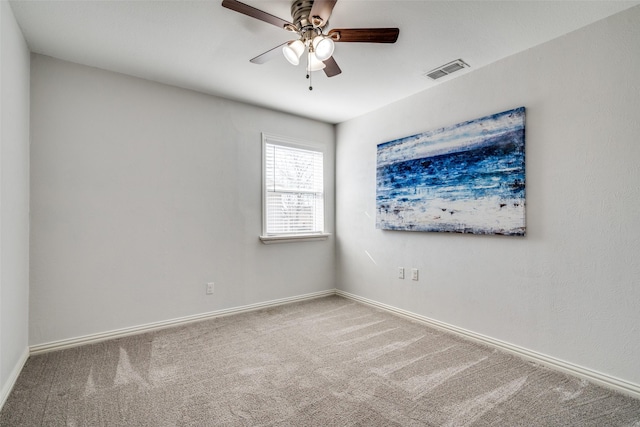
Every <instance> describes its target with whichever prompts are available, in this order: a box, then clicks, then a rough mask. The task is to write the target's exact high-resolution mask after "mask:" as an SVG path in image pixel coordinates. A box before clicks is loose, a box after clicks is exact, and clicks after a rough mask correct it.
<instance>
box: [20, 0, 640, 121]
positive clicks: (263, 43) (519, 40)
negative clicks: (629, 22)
mask: <svg viewBox="0 0 640 427" xmlns="http://www.w3.org/2000/svg"><path fill="white" fill-rule="evenodd" d="M244 2H245V3H247V4H249V5H251V6H253V7H256V8H259V9H262V10H264V11H266V12H269V13H271V14H272V15H276V16H278V17H280V18H283V19H286V20H291V15H290V4H291V2H290V0H246V1H244ZM637 4H640V1H611V0H609V1H479V0H476V1H418V0H412V1H383V0H366V1H363V0H360V1H356V0H339V1H338V2H337V4H336V6H335V8H334V10H333V15H332V16H331V19H330V22H329V26H328V27H329V28H362V27H398V28H400V36H399V38H398V41H397V43H396V44H362V43H338V44H336V50H335V53H334V58H335V59H336V61H337V62H338V64H339V66H340V68H341V69H342V74H340V75H338V76H336V77H332V78H327V77H326V76H325V75H324V73H323V72H322V71H320V72H315V73H313V87H314V89H313V91H309V90H308V83H307V80H306V78H305V75H306V72H305V70H304V65H302V64H301V65H299V66H297V67H294V66H292V65H290V64H289V63H288V62H287V61H286V60H285V59H284V57H278V58H276V59H274V60H272V61H270V62H268V63H266V64H263V65H256V64H252V63H250V62H249V59H250V58H253V57H254V56H256V55H259V54H261V53H263V52H265V51H267V50H269V49H271V48H272V47H275V46H277V45H279V44H281V43H283V42H285V41H287V40H290V39H291V38H292V37H291V34H290V33H287V32H286V31H284V30H280V29H279V28H277V27H275V26H273V25H270V24H267V23H265V22H262V21H258V20H255V19H252V18H249V17H247V16H244V15H241V14H239V13H237V12H234V11H231V10H229V9H226V8H223V7H222V6H221V0H210V1H209V0H207V1H126V0H125V1H122V0H119V1H116V0H113V1H95V0H84V1H68V0H65V1H26V0H15V1H14V0H12V1H11V6H12V8H13V11H14V14H15V16H16V19H17V21H18V24H19V25H20V27H21V28H22V30H23V33H24V35H25V38H26V40H27V43H28V44H29V47H30V48H31V50H32V51H33V52H36V53H41V54H44V55H49V56H53V57H56V58H61V59H64V60H67V61H72V62H76V63H80V64H85V65H89V66H93V67H98V68H103V69H106V70H112V71H116V72H121V73H125V74H129V75H133V76H138V77H142V78H146V79H150V80H154V81H158V82H162V83H167V84H170V85H175V86H180V87H184V88H188V89H193V90H196V91H199V92H204V93H210V94H214V95H219V96H222V97H226V98H230V99H235V100H239V101H243V102H248V103H252V104H256V105H260V106H265V107H269V108H273V109H276V110H281V111H286V112H290V113H294V114H298V115H301V116H305V117H311V118H314V119H317V120H321V121H325V122H329V123H340V122H343V121H345V120H348V119H351V118H353V117H357V116H359V115H362V114H365V113H367V112H369V111H372V110H375V109H377V108H380V107H382V106H384V105H386V104H389V103H392V102H394V101H397V100H399V99H402V98H405V97H407V96H410V95H412V94H414V93H417V92H420V91H423V90H426V89H429V88H430V87H432V86H434V85H435V84H440V83H441V82H442V81H446V80H448V79H451V78H455V77H457V76H459V75H463V74H465V73H468V72H473V71H474V70H477V69H478V68H480V67H483V66H485V65H487V64H490V63H492V62H495V61H497V60H499V59H501V58H504V57H506V56H509V55H512V54H515V53H517V52H521V51H523V50H526V49H528V48H530V47H533V46H536V45H538V44H541V43H544V42H546V41H548V40H551V39H554V38H556V37H559V36H561V35H563V34H566V33H568V32H571V31H573V30H576V29H578V28H580V27H583V26H585V25H588V24H590V23H592V22H595V21H597V20H600V19H603V18H605V17H607V16H610V15H612V14H615V13H617V12H620V11H622V10H624V9H627V8H629V7H632V6H634V5H637ZM458 58H462V59H463V60H464V61H465V62H467V63H468V64H469V65H470V66H471V67H470V68H468V69H465V70H463V71H460V72H458V73H456V74H454V75H452V76H448V77H445V78H442V79H440V80H438V81H437V83H436V82H434V81H432V80H430V79H428V78H426V77H424V76H423V74H424V73H425V72H427V71H429V70H431V69H433V68H435V67H438V66H440V65H443V64H445V63H447V62H450V61H452V60H454V59H458Z"/></svg>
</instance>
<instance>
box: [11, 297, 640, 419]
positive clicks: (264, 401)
mask: <svg viewBox="0 0 640 427" xmlns="http://www.w3.org/2000/svg"><path fill="white" fill-rule="evenodd" d="M0 425H2V426H12V427H18V426H29V427H33V426H154V427H157V426H271V425H278V426H395V425H401V426H528V427H530V426H580V427H583V426H598V427H601V426H634V427H638V426H640V400H637V399H633V398H630V397H628V396H624V395H620V394H617V393H614V392H612V391H610V390H607V389H605V388H602V387H598V386H595V385H593V384H590V383H588V382H586V381H583V380H580V379H577V378H572V377H568V376H565V375H563V374H561V373H558V372H554V371H551V370H548V369H546V368H543V367H540V366H537V365H534V364H532V363H529V362H526V361H523V360H521V359H519V358H517V357H515V356H511V355H508V354H504V353H502V352H499V351H497V350H493V349H491V348H488V347H484V346H482V345H478V344H475V343H472V342H469V341H465V340H463V339H461V338H459V337H457V336H454V335H451V334H448V333H446V332H442V331H439V330H435V329H431V328H429V327H427V326H425V325H422V324H419V323H416V322H412V321H409V320H406V319H404V318H400V317H396V316H394V315H391V314H388V313H385V312H382V311H378V310H376V309H374V308H371V307H368V306H365V305H361V304H359V303H356V302H353V301H351V300H348V299H344V298H340V297H327V298H320V299H316V300H312V301H305V302H301V303H296V304H291V305H285V306H279V307H276V308H271V309H265V310H261V311H256V312H252V313H245V314H239V315H234V316H228V317H222V318H218V319H213V320H208V321H203V322H199V323H193V324H190V325H187V326H182V327H176V328H172V329H165V330H162V331H158V332H152V333H146V334H142V335H137V336H132V337H127V338H121V339H117V340H112V341H107V342H102V343H97V344H92V345H87V346H83V347H77V348H72V349H68V350H62V351H57V352H51V353H47V354H42V355H38V356H33V357H31V358H29V360H28V361H27V364H26V366H25V368H24V370H23V372H22V373H21V375H20V377H19V378H18V381H17V384H16V386H15V387H14V389H13V392H12V393H11V395H10V396H9V398H8V400H7V402H6V404H5V406H4V408H3V410H2V412H0Z"/></svg>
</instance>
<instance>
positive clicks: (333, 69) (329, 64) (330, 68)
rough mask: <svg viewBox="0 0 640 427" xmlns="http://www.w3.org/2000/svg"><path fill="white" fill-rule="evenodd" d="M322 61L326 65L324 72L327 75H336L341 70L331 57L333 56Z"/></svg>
mask: <svg viewBox="0 0 640 427" xmlns="http://www.w3.org/2000/svg"><path fill="white" fill-rule="evenodd" d="M322 62H324V65H326V67H324V73H325V74H326V75H327V77H333V76H337V75H338V74H340V73H341V72H342V70H341V69H340V67H338V63H337V62H336V60H335V59H333V56H332V57H330V58H329V59H327V60H326V61H322Z"/></svg>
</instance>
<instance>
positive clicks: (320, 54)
mask: <svg viewBox="0 0 640 427" xmlns="http://www.w3.org/2000/svg"><path fill="white" fill-rule="evenodd" d="M336 2H337V0H293V1H292V3H291V17H292V20H293V22H288V21H286V20H284V19H281V18H278V17H277V16H273V15H271V14H269V13H267V12H264V11H262V10H260V9H256V8H254V7H253V6H249V5H247V4H244V3H241V2H239V1H237V0H222V6H223V7H226V8H227V9H231V10H233V11H235V12H238V13H242V14H243V15H247V16H250V17H252V18H255V19H258V20H260V21H263V22H266V23H269V24H272V25H275V26H277V27H280V28H282V29H284V30H286V31H289V32H292V33H296V34H297V35H298V37H299V38H298V39H296V40H291V41H289V42H288V43H285V44H284V46H283V48H282V53H283V54H284V57H285V58H286V59H287V61H289V62H290V63H291V64H292V65H298V64H299V63H300V58H301V57H302V54H303V53H304V52H305V50H306V51H307V73H311V72H312V71H318V70H324V72H325V74H326V75H327V77H333V76H337V75H338V74H340V73H341V72H342V70H340V67H339V66H338V64H337V63H336V61H335V59H334V58H333V52H334V49H335V43H336V42H342V43H344V42H358V43H395V42H396V40H397V39H398V34H399V33H400V30H399V29H398V28H352V29H340V30H336V29H333V30H331V31H329V32H328V33H326V34H325V33H324V30H325V29H326V27H327V24H328V23H329V17H330V16H331V13H332V11H333V7H334V6H335V4H336ZM277 48H279V46H278V47H276V48H272V49H270V50H268V51H267V52H264V53H263V54H261V55H258V56H256V57H255V58H253V59H251V62H252V63H254V64H262V63H264V62H267V61H268V60H270V59H272V58H273V52H274V51H275V49H277ZM307 77H309V75H307ZM309 89H311V87H309Z"/></svg>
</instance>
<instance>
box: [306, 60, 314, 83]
mask: <svg viewBox="0 0 640 427" xmlns="http://www.w3.org/2000/svg"><path fill="white" fill-rule="evenodd" d="M310 70H311V52H309V54H308V55H307V78H308V79H309V90H313V79H312V78H311V75H312V74H313V72H312V71H310Z"/></svg>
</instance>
